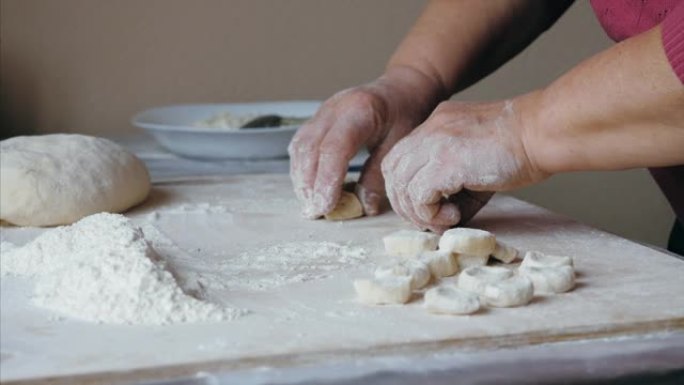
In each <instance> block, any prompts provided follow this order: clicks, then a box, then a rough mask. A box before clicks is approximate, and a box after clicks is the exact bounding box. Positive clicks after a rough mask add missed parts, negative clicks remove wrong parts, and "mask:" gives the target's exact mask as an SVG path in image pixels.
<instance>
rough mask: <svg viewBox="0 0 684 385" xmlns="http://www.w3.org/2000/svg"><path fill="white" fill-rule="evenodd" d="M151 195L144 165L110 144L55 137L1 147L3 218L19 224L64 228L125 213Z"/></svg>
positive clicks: (70, 136)
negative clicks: (94, 216) (100, 216)
mask: <svg viewBox="0 0 684 385" xmlns="http://www.w3.org/2000/svg"><path fill="white" fill-rule="evenodd" d="M149 191H150V177H149V174H148V172H147V169H146V168H145V165H144V164H143V163H142V162H141V161H140V160H139V159H138V158H136V157H135V156H134V155H132V154H130V153H128V152H126V151H125V150H124V149H123V147H121V146H119V145H118V144H116V143H114V142H112V141H109V140H107V139H102V138H95V137H91V136H84V135H75V134H54V135H43V136H20V137H15V138H11V139H7V140H3V141H2V142H0V219H2V220H4V221H7V222H9V223H12V224H15V225H20V226H53V225H63V224H70V223H73V222H76V221H78V220H79V219H81V218H83V217H85V216H88V215H91V214H95V213H98V212H102V211H107V212H121V211H124V210H126V209H128V208H130V207H132V206H134V205H136V204H137V203H140V202H141V201H143V200H144V199H145V198H146V197H147V194H148V193H149Z"/></svg>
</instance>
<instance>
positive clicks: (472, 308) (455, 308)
mask: <svg viewBox="0 0 684 385" xmlns="http://www.w3.org/2000/svg"><path fill="white" fill-rule="evenodd" d="M425 308H426V309H427V310H428V311H429V312H431V313H437V314H472V313H475V312H476V311H478V310H479V309H480V301H479V300H478V298H477V295H475V294H473V293H471V292H468V291H465V290H462V289H459V288H458V287H456V286H453V285H451V284H443V285H439V286H437V287H433V288H431V289H430V290H428V291H426V292H425Z"/></svg>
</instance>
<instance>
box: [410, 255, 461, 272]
mask: <svg viewBox="0 0 684 385" xmlns="http://www.w3.org/2000/svg"><path fill="white" fill-rule="evenodd" d="M419 259H420V260H421V261H423V262H425V263H426V264H427V265H428V267H429V268H430V273H432V275H434V276H435V277H436V278H441V277H450V276H452V275H454V274H456V273H458V262H456V259H455V258H454V255H453V254H451V253H450V252H448V251H443V250H433V251H424V252H423V253H422V254H421V255H420V257H419Z"/></svg>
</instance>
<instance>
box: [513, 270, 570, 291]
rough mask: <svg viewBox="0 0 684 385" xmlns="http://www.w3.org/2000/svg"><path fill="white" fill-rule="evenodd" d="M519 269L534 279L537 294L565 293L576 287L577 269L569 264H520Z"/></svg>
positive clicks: (522, 273) (521, 272)
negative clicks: (547, 265)
mask: <svg viewBox="0 0 684 385" xmlns="http://www.w3.org/2000/svg"><path fill="white" fill-rule="evenodd" d="M518 271H519V272H520V274H521V275H524V276H526V277H527V278H529V279H530V280H531V281H532V284H533V285H534V293H535V294H556V293H565V292H566V291H570V290H572V288H574V287H575V270H574V269H573V268H572V267H571V266H568V265H561V266H555V267H553V266H551V267H535V266H520V269H519V270H518Z"/></svg>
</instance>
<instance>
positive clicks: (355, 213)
mask: <svg viewBox="0 0 684 385" xmlns="http://www.w3.org/2000/svg"><path fill="white" fill-rule="evenodd" d="M362 216H363V207H362V206H361V202H360V201H359V198H357V197H356V194H354V193H351V192H347V191H342V195H340V200H339V201H337V206H335V208H334V209H333V211H331V212H329V213H327V214H325V219H327V220H329V221H346V220H347V219H354V218H359V217H362Z"/></svg>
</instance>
